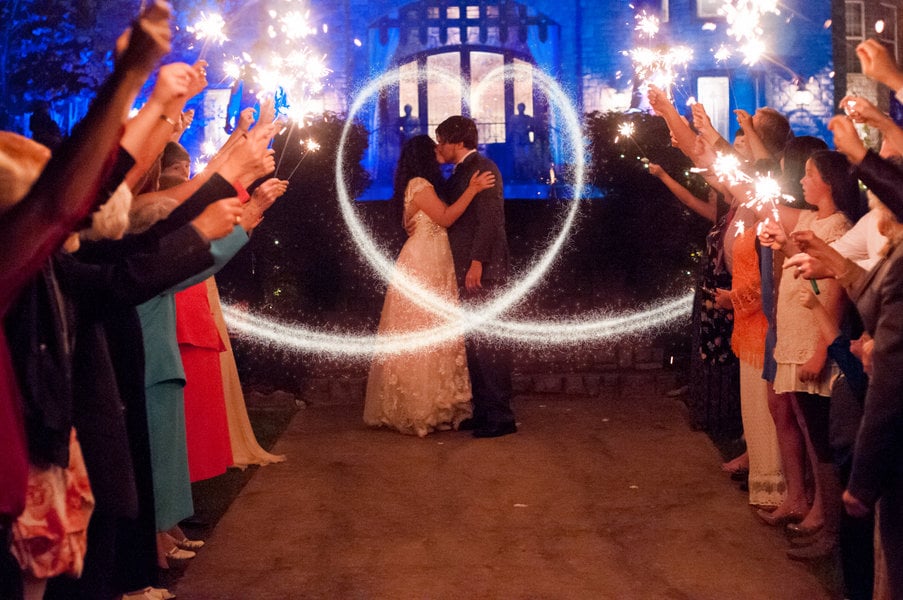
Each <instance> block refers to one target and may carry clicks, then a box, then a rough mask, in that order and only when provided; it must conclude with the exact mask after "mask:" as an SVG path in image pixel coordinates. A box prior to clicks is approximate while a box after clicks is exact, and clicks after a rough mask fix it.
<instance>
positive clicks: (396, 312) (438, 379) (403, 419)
mask: <svg viewBox="0 0 903 600" xmlns="http://www.w3.org/2000/svg"><path fill="white" fill-rule="evenodd" d="M435 148H436V144H435V142H433V140H432V139H431V138H430V137H429V136H426V135H419V136H416V137H413V138H411V139H410V140H408V141H407V142H406V143H405V145H404V147H403V148H402V151H401V158H400V159H399V161H398V166H397V167H396V171H395V196H394V199H393V201H396V202H403V216H402V225H403V226H404V228H405V230H406V231H407V232H408V239H407V241H406V242H405V244H404V246H403V247H402V249H401V253H400V254H399V256H398V260H397V262H396V264H395V268H396V273H404V274H405V275H406V276H408V277H410V278H413V279H415V280H416V281H417V283H418V284H419V285H420V286H422V287H424V288H426V289H428V290H429V291H430V292H431V293H433V294H435V295H436V296H438V297H440V298H442V299H443V300H445V301H446V302H449V303H453V304H457V302H458V285H457V283H456V281H455V271H454V266H453V263H452V254H451V248H450V246H449V244H448V235H447V234H446V231H445V228H446V227H448V226H449V225H451V224H452V223H454V222H455V221H456V220H457V219H458V217H460V216H461V214H462V213H463V212H464V210H465V209H466V208H467V207H468V206H469V205H470V203H471V201H473V198H474V196H476V194H477V193H479V192H480V191H482V190H485V189H488V188H490V187H492V186H493V185H494V183H495V177H494V176H493V175H492V174H491V173H489V172H482V173H476V174H474V176H473V178H472V179H471V180H470V185H469V186H468V187H467V189H466V190H465V191H464V193H463V194H462V195H461V197H460V198H458V199H456V200H455V202H454V203H453V204H451V205H446V204H444V203H443V202H442V200H440V199H439V196H438V194H437V192H436V187H437V186H441V184H442V182H443V179H442V172H441V170H440V168H439V163H438V161H437V160H436V154H435ZM443 322H444V320H443V319H442V318H441V317H439V316H437V315H435V314H433V313H431V312H430V311H429V310H427V309H424V308H422V307H420V306H418V305H417V303H416V302H415V301H413V300H412V299H411V298H408V297H407V296H405V295H404V293H403V292H402V291H401V290H399V288H398V286H397V285H396V283H395V281H394V278H393V280H392V281H390V283H389V287H388V290H387V291H386V299H385V303H384V304H383V310H382V316H381V317H380V321H379V334H380V335H385V334H399V333H407V332H414V331H421V330H426V329H430V328H432V327H434V326H436V325H441V324H443ZM470 399H471V392H470V377H469V374H468V371H467V359H466V357H465V354H464V339H463V337H455V338H452V339H450V340H446V341H443V342H441V343H438V344H436V345H433V346H430V347H428V348H420V349H417V350H412V351H404V352H394V353H388V352H381V351H379V350H377V354H376V356H374V358H373V363H372V364H371V367H370V376H369V378H368V380H367V395H366V399H365V401H364V422H365V423H366V424H367V425H370V426H374V427H380V426H386V427H390V428H393V429H396V430H398V431H399V432H401V433H405V434H412V435H418V436H420V437H423V436H425V435H426V434H427V433H429V432H430V431H434V430H443V429H456V428H457V426H458V424H460V423H461V421H463V420H465V419H468V418H470V416H471V413H472V408H471V404H470Z"/></svg>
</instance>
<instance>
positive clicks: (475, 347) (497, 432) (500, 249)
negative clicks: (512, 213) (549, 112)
mask: <svg viewBox="0 0 903 600" xmlns="http://www.w3.org/2000/svg"><path fill="white" fill-rule="evenodd" d="M436 141H437V145H436V158H437V159H438V160H439V162H440V163H447V164H453V165H455V172H454V174H453V175H452V176H451V178H450V179H449V180H448V182H447V184H446V186H445V194H444V199H445V200H446V201H447V202H454V201H455V200H456V199H457V198H458V197H460V196H461V194H462V193H463V192H464V189H465V188H466V187H467V185H468V183H469V182H470V178H471V176H472V175H473V174H474V172H476V171H492V173H493V174H494V175H495V186H494V187H492V188H490V189H488V190H483V191H482V192H480V193H479V194H477V195H476V197H475V198H474V200H473V202H472V203H471V204H470V206H469V207H468V208H467V210H465V211H464V214H463V215H461V217H460V218H459V219H458V220H457V221H456V222H455V224H454V225H452V226H451V227H449V229H448V241H449V243H450V244H451V249H452V256H453V258H454V262H455V275H456V276H457V279H458V287H459V289H460V291H461V298H462V299H463V300H465V301H473V300H478V299H480V298H482V297H484V296H486V295H487V294H488V293H490V292H491V291H492V290H493V289H495V288H496V287H498V286H501V285H503V284H504V283H505V281H506V280H507V278H508V239H507V237H506V235H505V208H504V201H505V199H504V197H503V194H502V176H501V174H500V173H499V170H498V167H497V166H496V165H495V163H494V162H492V161H491V160H489V159H488V158H486V157H485V156H482V155H481V154H480V153H478V152H477V150H476V147H477V125H476V123H474V121H473V120H472V119H468V118H467V117H462V116H454V117H449V118H448V119H446V120H445V121H443V122H442V123H440V124H439V126H438V127H437V128H436ZM465 347H466V350H467V366H468V368H469V370H470V381H471V387H472V389H473V409H474V410H473V419H468V420H467V421H464V422H463V423H461V427H460V428H461V429H472V430H473V435H474V437H499V436H503V435H508V434H509V433H515V432H516V431H517V426H516V425H515V422H514V413H513V412H512V410H511V395H512V393H511V352H510V350H509V349H507V348H505V347H504V346H502V345H501V344H498V343H493V342H492V340H490V339H488V338H486V337H485V336H483V335H481V334H480V332H471V333H470V334H469V335H468V336H467V338H466V339H465Z"/></svg>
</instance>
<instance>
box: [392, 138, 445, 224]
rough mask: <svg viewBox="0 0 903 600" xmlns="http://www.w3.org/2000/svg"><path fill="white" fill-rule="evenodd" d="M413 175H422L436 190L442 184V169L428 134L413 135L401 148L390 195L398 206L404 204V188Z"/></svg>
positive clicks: (433, 143)
mask: <svg viewBox="0 0 903 600" xmlns="http://www.w3.org/2000/svg"><path fill="white" fill-rule="evenodd" d="M415 177H423V178H424V179H426V180H427V181H429V182H430V183H432V184H433V187H435V188H436V189H437V190H438V189H439V187H440V185H441V184H442V169H441V168H440V167H439V161H438V160H436V142H434V141H433V140H432V138H430V136H428V135H415V136H414V137H412V138H411V139H409V140H408V141H407V142H405V144H404V146H402V148H401V156H400V157H399V159H398V165H397V166H396V167H395V189H394V192H393V195H392V200H393V201H394V202H397V203H398V205H399V206H401V207H403V206H404V191H405V188H407V187H408V182H409V181H410V180H412V179H414V178H415ZM402 210H403V208H402Z"/></svg>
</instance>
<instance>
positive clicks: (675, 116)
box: [649, 85, 696, 162]
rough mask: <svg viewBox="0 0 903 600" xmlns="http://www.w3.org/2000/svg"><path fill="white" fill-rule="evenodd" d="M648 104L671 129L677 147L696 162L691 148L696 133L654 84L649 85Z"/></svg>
mask: <svg viewBox="0 0 903 600" xmlns="http://www.w3.org/2000/svg"><path fill="white" fill-rule="evenodd" d="M649 104H650V106H652V109H653V110H655V114H657V115H658V116H660V117H662V118H663V119H664V120H665V123H667V124H668V129H669V130H670V131H671V137H672V138H673V140H674V142H676V144H677V148H678V149H680V151H681V152H683V153H684V154H685V155H687V157H688V158H689V159H690V160H693V162H696V161H695V158H694V150H693V148H694V145H695V143H696V134H695V133H693V130H692V129H690V125H689V124H688V123H687V122H686V120H685V119H684V118H683V117H682V116H681V115H680V113H679V112H677V108H676V107H675V106H674V104H672V103H671V101H670V100H668V96H667V94H665V92H663V91H662V90H660V89H659V88H657V87H655V86H654V85H650V86H649Z"/></svg>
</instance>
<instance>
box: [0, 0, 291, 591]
mask: <svg viewBox="0 0 903 600" xmlns="http://www.w3.org/2000/svg"><path fill="white" fill-rule="evenodd" d="M170 21H171V14H170V9H169V5H168V4H167V3H164V2H161V1H156V2H149V3H148V4H147V7H146V8H145V9H143V11H142V13H141V14H140V15H139V17H138V18H137V19H136V21H135V22H134V23H133V25H132V27H130V28H129V29H128V30H127V31H126V32H125V33H124V34H123V36H122V37H121V38H120V39H119V40H118V42H117V48H116V60H115V66H114V70H113V73H112V74H111V76H110V77H109V79H108V80H107V81H106V82H105V83H104V85H103V86H102V88H101V89H100V91H99V92H98V95H97V97H96V99H95V100H94V102H93V103H92V105H91V107H90V109H89V111H88V114H87V115H86V116H85V118H84V119H83V120H82V121H81V122H80V123H79V124H78V125H77V126H76V128H75V129H74V130H73V132H72V134H71V135H70V136H69V137H68V138H65V139H62V138H56V137H53V136H50V137H46V136H45V137H44V138H42V139H43V140H44V141H45V142H47V143H48V144H49V145H51V146H53V147H52V148H48V147H47V146H44V145H42V144H40V143H38V142H36V141H35V140H32V139H28V138H25V137H22V136H20V135H17V134H13V133H9V132H0V183H2V185H0V231H2V233H3V236H4V239H5V242H6V248H7V251H6V252H3V253H0V255H2V256H0V274H2V275H0V277H2V281H3V285H2V286H0V315H2V317H3V327H0V455H2V457H3V459H2V460H0V544H2V546H0V597H2V598H4V599H11V600H15V599H18V598H29V599H31V598H84V599H92V600H96V599H114V598H116V599H118V598H124V599H142V600H154V599H160V598H172V597H173V595H172V594H171V593H170V592H169V591H168V590H166V589H164V588H161V587H158V585H159V574H160V569H165V568H169V567H170V565H172V564H173V563H174V562H176V563H177V562H179V561H184V560H188V559H190V558H191V557H193V556H194V555H195V552H196V551H197V550H198V549H199V548H200V547H201V546H202V545H203V541H202V540H191V539H188V538H187V537H186V536H185V534H184V533H183V532H182V530H181V529H180V528H179V522H180V521H182V520H184V519H186V518H188V517H190V516H191V515H192V514H193V512H194V509H193V502H192V496H191V483H192V482H195V481H199V480H202V479H206V478H210V477H214V476H217V475H220V474H222V473H223V472H225V471H226V469H227V468H229V467H230V466H238V467H243V466H247V465H249V464H266V463H269V462H278V461H281V460H284V458H283V457H280V456H274V455H271V454H269V453H267V452H265V451H264V450H263V449H262V448H260V446H259V445H258V444H257V441H256V439H255V438H254V434H253V431H252V430H251V427H250V423H249V421H248V416H247V412H246V410H245V405H244V398H243V396H242V393H241V386H240V382H239V381H238V372H237V369H236V367H235V362H234V358H233V357H232V354H231V348H230V347H229V338H228V332H227V331H226V329H225V323H224V321H223V319H222V313H221V310H220V305H219V295H218V292H217V289H216V284H215V282H214V280H213V279H212V275H213V274H214V273H215V272H216V271H217V270H219V269H220V268H221V267H222V266H223V265H224V264H225V263H226V262H227V261H228V260H229V259H230V258H231V257H232V256H233V255H234V254H235V253H236V252H238V250H240V249H241V248H242V247H243V246H244V245H245V244H246V243H247V241H248V236H249V234H250V233H251V232H252V231H253V229H254V228H255V227H256V226H257V225H258V224H259V223H260V221H261V219H262V218H263V213H264V212H265V211H266V210H267V209H268V208H269V207H270V206H271V205H272V204H273V203H274V202H275V200H276V199H277V198H278V197H279V196H281V195H282V194H283V193H284V192H285V189H286V185H287V182H285V181H280V180H278V179H275V178H272V177H271V174H272V173H273V171H274V167H275V161H274V159H273V151H272V150H270V149H269V146H270V143H271V141H272V138H273V136H274V135H275V132H276V124H275V123H274V120H275V111H274V109H273V106H272V103H271V102H270V103H267V102H264V103H263V105H262V106H261V108H260V112H259V117H258V118H257V119H256V123H255V119H254V112H253V111H246V112H244V113H243V115H242V120H241V123H239V125H238V127H237V128H236V129H235V130H234V132H233V133H232V135H231V137H230V138H229V139H228V140H227V141H226V142H225V144H224V145H223V146H222V148H220V150H219V151H218V152H217V153H216V155H215V156H214V157H213V158H212V159H211V161H210V162H209V163H208V165H207V167H206V168H205V169H204V170H203V171H201V172H200V173H198V174H196V175H195V176H194V177H191V176H190V170H191V169H190V164H191V163H190V157H189V156H188V153H187V152H185V150H184V148H182V147H181V146H180V145H179V144H178V139H179V137H180V136H181V134H182V132H183V131H184V130H185V128H187V126H188V125H189V124H190V122H191V118H192V113H191V111H185V110H184V108H185V105H186V102H188V100H189V99H190V98H192V97H193V96H195V95H197V94H198V93H199V92H201V91H202V90H203V89H204V88H205V86H206V84H207V81H206V72H205V66H206V65H205V63H204V62H203V61H200V62H198V63H196V64H195V65H188V64H184V63H178V62H176V63H170V64H166V65H164V66H162V67H159V69H158V64H159V63H160V61H161V59H163V57H164V56H165V55H166V54H167V53H168V52H169V50H170V43H171V23H170ZM152 75H155V79H154V83H153V88H152V91H151V92H150V94H149V96H148V98H147V101H146V102H145V103H144V105H143V106H142V107H141V109H140V110H139V111H138V112H137V114H136V115H135V116H133V117H131V118H130V117H129V114H130V111H131V109H132V105H133V103H134V102H135V99H136V98H137V96H138V94H139V92H140V91H141V89H142V87H143V86H144V84H145V82H146V81H148V80H149V79H150V78H151V76H152ZM249 190H250V191H249Z"/></svg>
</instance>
